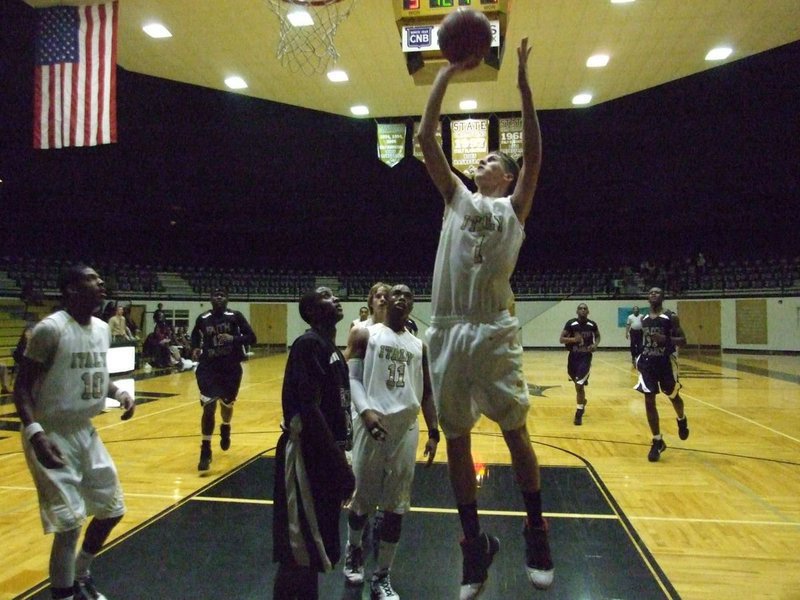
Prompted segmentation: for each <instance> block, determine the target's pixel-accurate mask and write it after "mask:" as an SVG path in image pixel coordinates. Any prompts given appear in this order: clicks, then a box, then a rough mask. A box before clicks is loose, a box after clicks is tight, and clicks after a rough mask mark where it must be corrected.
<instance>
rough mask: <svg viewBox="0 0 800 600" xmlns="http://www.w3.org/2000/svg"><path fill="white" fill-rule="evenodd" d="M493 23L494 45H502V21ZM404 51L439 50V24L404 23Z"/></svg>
mask: <svg viewBox="0 0 800 600" xmlns="http://www.w3.org/2000/svg"><path fill="white" fill-rule="evenodd" d="M490 22H491V24H492V47H497V46H499V45H500V21H490ZM402 37H403V52H430V51H436V50H439V26H438V25H403V35H402Z"/></svg>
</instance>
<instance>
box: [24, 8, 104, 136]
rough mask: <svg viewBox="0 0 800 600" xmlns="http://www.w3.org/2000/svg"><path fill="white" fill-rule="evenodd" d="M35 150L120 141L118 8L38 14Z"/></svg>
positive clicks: (62, 9) (78, 9)
mask: <svg viewBox="0 0 800 600" xmlns="http://www.w3.org/2000/svg"><path fill="white" fill-rule="evenodd" d="M36 16H37V24H36V51H35V63H36V64H35V72H34V94H33V95H34V98H33V102H34V109H33V147H34V148H41V149H48V148H65V147H69V146H96V145H98V144H111V143H113V142H116V141H117V90H116V86H117V84H116V82H117V16H118V7H117V2H111V3H108V4H95V5H92V6H53V7H50V8H42V9H38V10H37V11H36Z"/></svg>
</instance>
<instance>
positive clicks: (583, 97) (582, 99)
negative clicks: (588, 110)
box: [572, 94, 592, 104]
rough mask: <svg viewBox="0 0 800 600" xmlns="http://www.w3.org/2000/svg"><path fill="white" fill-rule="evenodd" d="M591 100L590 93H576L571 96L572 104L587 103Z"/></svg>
mask: <svg viewBox="0 0 800 600" xmlns="http://www.w3.org/2000/svg"><path fill="white" fill-rule="evenodd" d="M591 101H592V95H591V94H578V95H576V96H573V97H572V103H573V104H589V102H591Z"/></svg>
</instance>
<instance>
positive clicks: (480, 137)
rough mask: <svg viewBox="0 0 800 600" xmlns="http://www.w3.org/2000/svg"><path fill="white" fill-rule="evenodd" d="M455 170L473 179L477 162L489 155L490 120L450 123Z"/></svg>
mask: <svg viewBox="0 0 800 600" xmlns="http://www.w3.org/2000/svg"><path fill="white" fill-rule="evenodd" d="M450 133H451V134H452V138H451V139H452V148H453V168H455V169H458V170H459V171H461V172H462V173H464V175H466V176H467V177H472V175H473V174H474V172H475V166H476V164H477V162H478V161H479V160H480V159H481V158H483V157H484V156H486V155H487V154H488V153H489V119H463V120H461V121H452V122H451V123H450Z"/></svg>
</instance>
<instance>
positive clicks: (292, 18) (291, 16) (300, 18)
mask: <svg viewBox="0 0 800 600" xmlns="http://www.w3.org/2000/svg"><path fill="white" fill-rule="evenodd" d="M286 18H287V19H288V21H289V23H291V24H292V27H310V26H311V25H313V24H314V19H312V18H311V15H310V14H309V12H308V11H307V10H306V9H305V8H300V7H294V8H290V9H289V12H288V13H287V14H286Z"/></svg>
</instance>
